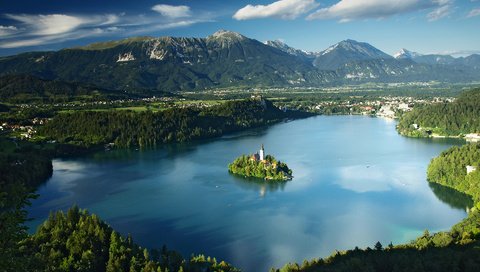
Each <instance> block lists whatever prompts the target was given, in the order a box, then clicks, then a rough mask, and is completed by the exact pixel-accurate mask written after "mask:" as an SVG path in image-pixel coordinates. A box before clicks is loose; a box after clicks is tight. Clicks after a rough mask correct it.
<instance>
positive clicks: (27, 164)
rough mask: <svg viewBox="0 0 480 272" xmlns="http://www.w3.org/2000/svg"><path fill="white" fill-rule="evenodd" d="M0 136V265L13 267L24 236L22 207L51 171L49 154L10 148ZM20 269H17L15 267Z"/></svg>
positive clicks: (25, 215) (18, 260)
mask: <svg viewBox="0 0 480 272" xmlns="http://www.w3.org/2000/svg"><path fill="white" fill-rule="evenodd" d="M8 149H9V148H7V147H5V144H4V141H3V139H1V138H0V268H2V269H3V268H8V267H12V268H15V267H16V264H19V263H21V262H22V261H23V260H22V259H23V258H22V257H21V256H19V254H18V243H19V242H20V241H21V240H23V239H24V238H25V237H27V229H26V227H24V225H23V223H25V221H26V220H27V213H26V212H25V210H24V209H23V208H24V207H25V206H26V205H28V204H29V200H30V199H31V198H33V197H35V195H34V191H35V188H36V187H37V186H38V185H39V184H40V183H42V182H43V181H45V180H46V179H47V178H48V177H50V175H51V174H52V162H51V160H50V158H48V157H45V156H42V155H40V154H38V153H37V152H32V151H30V150H19V149H10V150H8ZM17 271H19V270H17Z"/></svg>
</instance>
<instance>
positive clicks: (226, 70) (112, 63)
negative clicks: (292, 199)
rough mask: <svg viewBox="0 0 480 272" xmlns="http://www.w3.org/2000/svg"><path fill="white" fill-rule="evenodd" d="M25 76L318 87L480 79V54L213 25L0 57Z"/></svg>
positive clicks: (131, 89)
mask: <svg viewBox="0 0 480 272" xmlns="http://www.w3.org/2000/svg"><path fill="white" fill-rule="evenodd" d="M7 75H8V76H15V75H29V76H33V77H36V78H40V79H41V80H46V81H48V80H56V81H62V82H70V83H71V82H77V83H82V84H88V85H89V86H97V87H98V88H100V89H106V90H117V91H122V92H127V93H142V92H149V93H152V92H155V91H158V92H164V91H167V92H170V91H183V90H203V89H208V88H216V87H229V86H236V87H283V86H290V87H321V86H327V85H328V86H331V85H339V84H345V83H349V84H353V83H361V82H409V81H432V80H436V81H449V82H465V81H475V80H478V79H480V56H479V55H471V56H468V57H465V58H453V57H451V56H443V55H420V54H416V53H413V52H410V51H408V50H402V52H401V53H399V54H396V55H395V57H392V56H390V55H388V54H386V53H384V52H382V51H381V50H379V49H377V48H375V47H373V46H372V45H370V44H368V43H363V42H357V41H354V40H345V41H341V42H339V43H337V44H335V45H332V46H330V47H329V48H327V49H326V50H323V51H321V52H306V51H302V50H298V49H295V48H292V47H290V46H288V45H286V44H285V43H283V42H281V41H267V42H265V43H262V42H259V41H257V40H255V39H250V38H247V37H245V36H243V35H241V34H239V33H236V32H231V31H225V30H220V31H217V32H215V33H214V34H212V35H210V36H208V37H206V38H184V37H160V38H153V37H135V38H129V39H123V40H118V41H111V42H101V43H94V44H90V45H87V46H84V47H77V48H68V49H63V50H59V51H48V52H28V53H23V54H19V55H13V56H7V57H1V58H0V76H7ZM0 91H1V89H0Z"/></svg>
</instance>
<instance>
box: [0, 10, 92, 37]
mask: <svg viewBox="0 0 480 272" xmlns="http://www.w3.org/2000/svg"><path fill="white" fill-rule="evenodd" d="M6 17H7V18H9V19H12V20H15V21H18V22H20V23H21V24H24V25H27V26H29V27H31V28H32V30H33V34H36V35H54V34H61V33H65V32H69V31H72V30H74V29H75V28H77V27H79V26H81V25H82V24H87V23H89V21H90V20H89V19H88V18H80V17H75V16H69V15H63V14H51V15H27V14H19V15H15V14H7V15H6Z"/></svg>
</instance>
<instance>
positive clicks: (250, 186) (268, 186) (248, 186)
mask: <svg viewBox="0 0 480 272" xmlns="http://www.w3.org/2000/svg"><path fill="white" fill-rule="evenodd" d="M230 175H231V176H232V177H233V180H234V181H235V184H236V185H238V186H239V187H240V188H242V189H244V190H250V191H256V192H259V195H260V196H261V197H264V196H265V195H266V194H267V193H271V192H275V191H278V190H281V191H283V189H284V188H285V186H286V185H287V183H289V181H275V182H266V181H264V180H263V179H259V178H253V177H240V176H238V175H235V174H230Z"/></svg>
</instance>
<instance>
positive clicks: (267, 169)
mask: <svg viewBox="0 0 480 272" xmlns="http://www.w3.org/2000/svg"><path fill="white" fill-rule="evenodd" d="M264 152H265V151H264V149H263V145H262V149H260V152H259V153H256V154H253V155H250V156H247V155H242V156H240V157H238V158H236V159H235V160H234V161H233V162H232V163H230V164H229V165H228V171H229V172H230V173H233V174H237V175H241V176H244V177H254V178H262V179H265V180H272V181H283V180H289V179H291V178H292V170H291V169H289V168H288V166H287V164H285V163H283V162H281V161H277V160H276V159H275V158H274V157H273V156H272V155H266V156H265V157H264V154H265V153H264Z"/></svg>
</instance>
